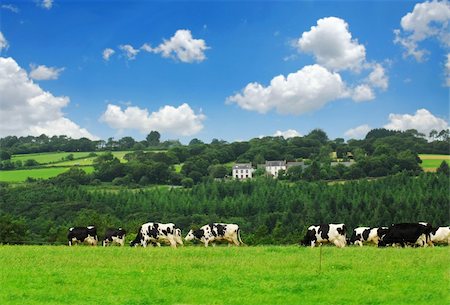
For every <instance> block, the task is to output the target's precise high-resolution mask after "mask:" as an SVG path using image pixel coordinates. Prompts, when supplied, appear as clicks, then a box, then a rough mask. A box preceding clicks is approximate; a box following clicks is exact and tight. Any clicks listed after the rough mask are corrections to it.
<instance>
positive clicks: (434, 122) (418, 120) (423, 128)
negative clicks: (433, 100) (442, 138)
mask: <svg viewBox="0 0 450 305" xmlns="http://www.w3.org/2000/svg"><path fill="white" fill-rule="evenodd" d="M383 127H384V128H386V129H393V130H402V131H404V130H408V129H416V130H417V131H419V132H421V133H424V134H425V135H428V134H429V133H430V131H431V130H433V129H435V130H438V131H441V130H443V129H448V128H449V125H448V122H447V121H445V120H444V119H441V118H438V117H436V116H434V115H433V114H432V113H431V112H430V111H428V110H427V109H423V108H422V109H419V110H417V111H416V113H415V114H413V115H411V114H394V113H391V114H389V123H388V124H386V125H384V126H383Z"/></svg>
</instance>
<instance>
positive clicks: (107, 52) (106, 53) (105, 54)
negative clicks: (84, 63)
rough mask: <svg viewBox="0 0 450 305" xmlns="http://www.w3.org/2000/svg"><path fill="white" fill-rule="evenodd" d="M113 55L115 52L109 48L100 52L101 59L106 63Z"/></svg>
mask: <svg viewBox="0 0 450 305" xmlns="http://www.w3.org/2000/svg"><path fill="white" fill-rule="evenodd" d="M114 53H116V51H114V50H113V49H111V48H106V49H104V50H103V52H102V57H103V59H104V60H106V61H108V60H109V58H110V57H111V56H112V55H113V54H114Z"/></svg>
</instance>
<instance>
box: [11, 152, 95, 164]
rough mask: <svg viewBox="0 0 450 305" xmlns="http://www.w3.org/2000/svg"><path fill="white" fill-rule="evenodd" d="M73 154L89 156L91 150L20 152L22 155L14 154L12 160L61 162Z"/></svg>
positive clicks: (75, 156) (75, 155)
mask: <svg viewBox="0 0 450 305" xmlns="http://www.w3.org/2000/svg"><path fill="white" fill-rule="evenodd" d="M70 154H73V157H74V158H81V157H85V156H86V157H87V156H88V155H89V152H54V153H39V154H20V155H13V156H12V157H11V161H12V162H15V161H19V160H20V161H22V162H25V161H26V160H28V159H34V160H36V161H37V162H38V163H39V164H47V163H50V162H59V161H62V159H63V158H64V157H67V156H68V155H70Z"/></svg>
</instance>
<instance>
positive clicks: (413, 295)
mask: <svg viewBox="0 0 450 305" xmlns="http://www.w3.org/2000/svg"><path fill="white" fill-rule="evenodd" d="M0 257H1V258H2V259H1V260H0V270H1V272H0V287H1V289H0V304H11V305H13V304H18V305H19V304H20V305H22V304H358V305H360V304H408V305H412V304H439V305H441V304H448V303H449V301H450V291H449V286H448V283H449V280H450V278H449V276H450V273H449V272H450V267H449V266H450V264H449V263H450V261H449V260H450V259H449V257H450V256H449V248H448V247H435V248H417V249H413V248H406V249H399V248H388V249H378V248H375V247H364V248H356V247H351V248H344V249H336V248H333V247H323V248H322V268H321V271H320V270H319V257H320V249H319V248H315V249H310V248H303V247H296V246H289V247H276V246H266V247H239V248H236V247H230V248H227V247H215V248H212V247H211V248H207V249H205V248H203V247H200V246H199V247H184V248H178V249H171V248H169V247H163V248H129V247H124V248H119V247H111V248H102V247H95V248H91V247H83V246H78V247H72V248H69V247H67V246H0Z"/></svg>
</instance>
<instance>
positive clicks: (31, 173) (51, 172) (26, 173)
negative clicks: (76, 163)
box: [0, 166, 94, 182]
mask: <svg viewBox="0 0 450 305" xmlns="http://www.w3.org/2000/svg"><path fill="white" fill-rule="evenodd" d="M80 168H81V169H83V170H84V171H85V172H87V173H92V172H93V171H94V167H92V166H83V167H80ZM69 169H70V167H49V168H35V169H19V170H12V171H0V181H4V182H23V181H25V180H26V179H27V178H28V177H31V178H35V179H48V178H51V177H55V176H57V175H59V174H62V173H64V172H65V171H68V170H69Z"/></svg>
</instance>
